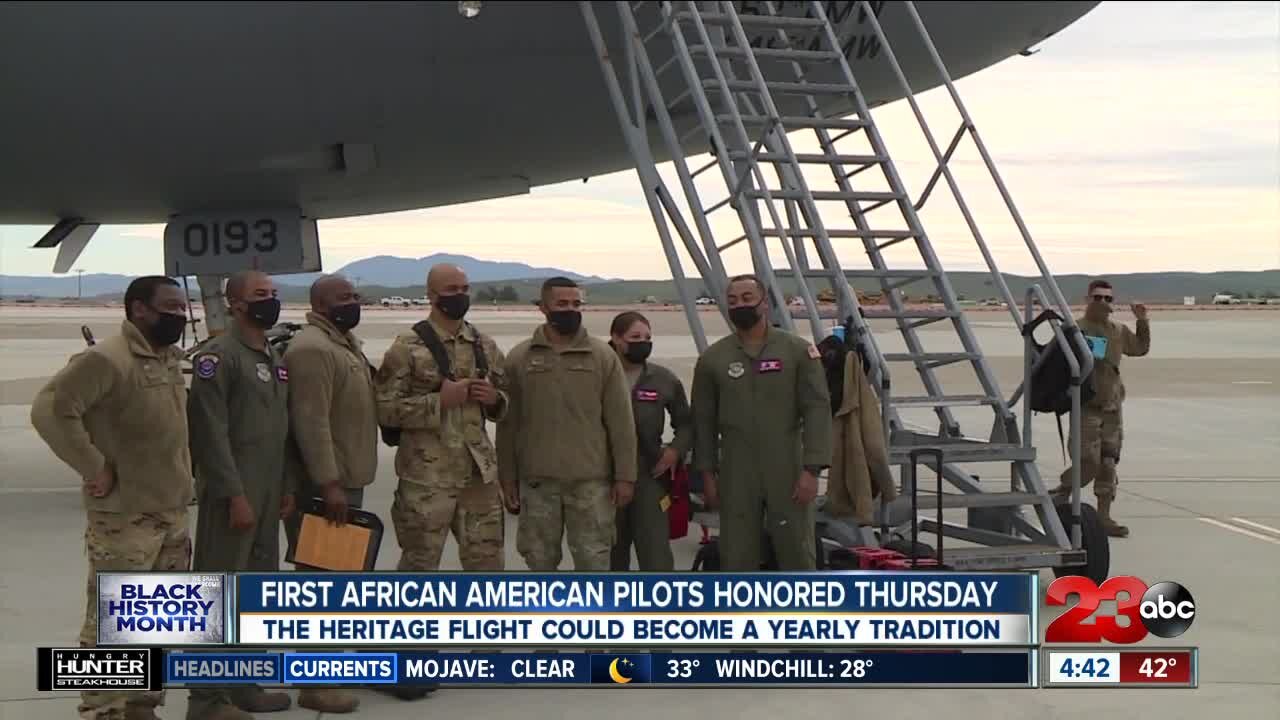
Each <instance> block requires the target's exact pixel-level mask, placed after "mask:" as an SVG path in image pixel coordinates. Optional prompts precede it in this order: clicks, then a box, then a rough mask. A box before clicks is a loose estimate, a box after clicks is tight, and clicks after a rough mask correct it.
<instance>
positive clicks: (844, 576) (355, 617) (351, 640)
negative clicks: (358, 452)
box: [235, 572, 1038, 648]
mask: <svg viewBox="0 0 1280 720" xmlns="http://www.w3.org/2000/svg"><path fill="white" fill-rule="evenodd" d="M1036 584H1037V583H1036V581H1035V579H1034V577H1033V576H1031V575H1030V574H989V575H958V574H936V575H931V574H924V573H885V572H874V573H871V572H828V573H768V574H743V575H733V574H724V575H720V574H716V575H711V574H707V575H690V574H630V573H629V574H594V575H593V574H573V575H569V574H536V573H519V574H508V575H483V574H462V573H459V574H447V573H430V574H425V573H424V574H412V573H396V574H389V573H388V574H360V575H345V574H305V573H290V574H287V575H286V574H243V575H238V576H237V577H236V582H235V586H236V590H235V595H236V631H235V640H236V642H238V643H241V644H245V645H257V646H283V647H290V648H293V647H298V646H307V645H320V646H324V645H328V646H344V647H349V646H378V647H388V646H398V645H419V646H422V645H426V646H433V647H485V646H501V647H530V646H537V647H547V646H555V645H559V644H567V645H570V646H579V647H592V646H608V647H616V646H618V645H641V646H647V647H659V648H661V647H673V646H675V647H680V646H689V645H696V646H704V647H705V646H736V647H752V648H771V647H774V648H778V647H788V648H796V647H806V646H811V647H819V646H832V645H845V646H851V645H852V646H859V647H901V646H921V645H935V646H937V645H947V646H953V647H998V646H1028V645H1034V644H1036V637H1035V633H1036V622H1035V612H1036V608H1037V606H1038V603H1037V599H1036V592H1037V587H1036Z"/></svg>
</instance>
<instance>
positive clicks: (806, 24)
mask: <svg viewBox="0 0 1280 720" xmlns="http://www.w3.org/2000/svg"><path fill="white" fill-rule="evenodd" d="M694 15H697V16H698V17H700V18H701V19H702V22H704V23H706V24H707V25H733V21H734V18H735V17H736V18H737V20H738V22H739V23H741V24H742V26H743V27H770V28H797V27H798V28H817V27H822V26H823V25H824V24H825V21H823V20H822V19H821V18H798V17H788V16H779V15H748V14H745V13H738V14H735V15H726V14H724V13H693V12H689V11H684V12H678V13H676V18H677V19H679V20H692V19H693V18H694Z"/></svg>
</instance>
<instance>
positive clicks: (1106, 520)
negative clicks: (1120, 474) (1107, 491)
mask: <svg viewBox="0 0 1280 720" xmlns="http://www.w3.org/2000/svg"><path fill="white" fill-rule="evenodd" d="M1114 499H1115V498H1109V497H1100V498H1098V519H1099V520H1101V521H1102V529H1103V530H1105V531H1106V533H1107V535H1109V536H1111V537H1115V538H1126V537H1129V528H1127V527H1125V526H1124V525H1121V524H1120V523H1118V522H1116V521H1115V520H1112V519H1111V501H1112V500H1114Z"/></svg>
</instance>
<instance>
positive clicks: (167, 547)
mask: <svg viewBox="0 0 1280 720" xmlns="http://www.w3.org/2000/svg"><path fill="white" fill-rule="evenodd" d="M88 520H89V522H88V525H87V527H86V528H85V533H84V546H85V550H86V551H87V553H88V555H89V576H88V580H87V582H86V583H85V595H86V604H85V611H84V625H82V626H81V628H80V647H93V646H94V645H96V644H97V641H98V577H97V574H98V573H100V572H130V571H133V572H148V571H153V570H154V571H157V572H165V571H168V572H186V571H187V570H189V569H190V567H191V535H190V531H189V529H188V520H187V508H185V507H183V508H181V509H177V510H167V511H165V512H159V513H143V514H130V513H110V512H97V511H90V512H89V518H88ZM163 704H164V691H159V692H141V691H125V692H119V691H115V692H101V691H95V692H83V693H80V707H79V713H80V717H82V718H85V720H98V719H106V718H110V719H111V720H116V719H117V718H120V719H122V718H124V712H125V706H126V705H149V706H153V707H154V706H158V705H163Z"/></svg>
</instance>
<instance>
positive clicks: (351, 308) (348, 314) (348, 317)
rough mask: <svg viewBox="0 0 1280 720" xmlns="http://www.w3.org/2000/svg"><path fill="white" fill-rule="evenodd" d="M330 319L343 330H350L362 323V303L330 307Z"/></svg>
mask: <svg viewBox="0 0 1280 720" xmlns="http://www.w3.org/2000/svg"><path fill="white" fill-rule="evenodd" d="M329 321H330V322H332V323H333V325H334V327H336V328H338V329H339V330H341V331H342V332H348V331H350V330H351V329H352V328H354V327H355V326H357V325H359V324H360V303H349V304H347V305H335V306H333V307H332V308H329Z"/></svg>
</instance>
